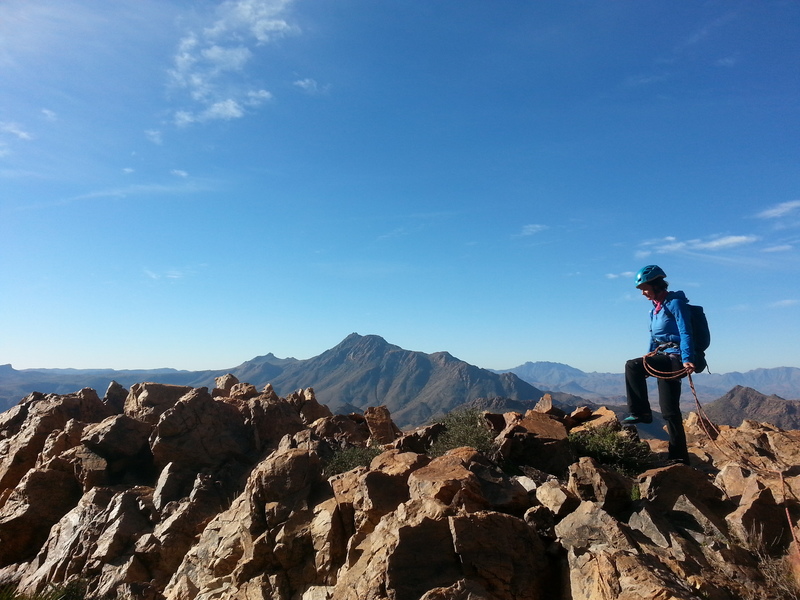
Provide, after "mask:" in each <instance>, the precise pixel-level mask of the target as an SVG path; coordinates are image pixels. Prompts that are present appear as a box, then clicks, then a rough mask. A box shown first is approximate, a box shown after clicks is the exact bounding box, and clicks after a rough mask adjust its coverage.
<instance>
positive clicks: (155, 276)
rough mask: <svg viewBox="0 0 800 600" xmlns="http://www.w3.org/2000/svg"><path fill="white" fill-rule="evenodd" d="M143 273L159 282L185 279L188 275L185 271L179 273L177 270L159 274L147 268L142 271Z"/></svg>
mask: <svg viewBox="0 0 800 600" xmlns="http://www.w3.org/2000/svg"><path fill="white" fill-rule="evenodd" d="M142 271H143V272H144V274H145V275H146V276H147V277H148V278H149V279H152V280H153V281H159V280H163V279H167V280H170V279H172V280H175V279H183V278H184V277H185V276H186V274H185V273H184V272H183V271H179V270H177V269H171V270H168V271H165V272H163V273H157V272H156V271H152V270H150V269H148V268H146V267H145V268H144V269H142Z"/></svg>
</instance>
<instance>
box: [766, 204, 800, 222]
mask: <svg viewBox="0 0 800 600" xmlns="http://www.w3.org/2000/svg"><path fill="white" fill-rule="evenodd" d="M795 214H800V200H790V201H789V202H781V203H780V204H776V205H775V206H773V207H771V208H768V209H766V210H763V211H761V212H760V213H758V214H757V215H756V216H757V217H759V218H760V219H780V218H782V217H788V216H789V215H795Z"/></svg>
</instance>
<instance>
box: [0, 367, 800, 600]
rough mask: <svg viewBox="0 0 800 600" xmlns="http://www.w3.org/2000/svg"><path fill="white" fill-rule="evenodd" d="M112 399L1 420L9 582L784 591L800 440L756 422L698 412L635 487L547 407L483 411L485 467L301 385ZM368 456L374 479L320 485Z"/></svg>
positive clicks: (395, 590) (459, 596)
mask: <svg viewBox="0 0 800 600" xmlns="http://www.w3.org/2000/svg"><path fill="white" fill-rule="evenodd" d="M109 390H110V391H109V392H107V393H106V398H104V399H103V400H101V399H100V398H98V397H97V394H96V393H94V392H93V391H92V390H87V389H84V390H81V391H80V392H78V393H76V394H70V395H66V396H55V395H48V396H44V395H41V394H32V395H31V396H29V397H26V398H25V399H23V401H22V402H21V403H20V404H19V405H18V406H16V407H14V408H13V409H11V410H9V411H7V412H6V413H3V414H1V415H0V484H2V485H0V585H13V586H15V587H16V588H17V590H18V591H20V592H24V593H35V592H40V591H43V590H44V589H46V588H47V586H48V585H50V584H58V583H63V582H66V581H70V580H73V579H82V580H84V581H85V582H86V584H87V585H88V591H89V597H94V598H99V597H101V596H102V597H103V598H106V599H117V600H122V599H123V598H136V599H141V600H212V599H214V600H251V599H258V600H265V599H270V600H364V599H367V600H540V599H544V600H551V599H552V600H561V599H563V598H573V599H578V600H582V599H586V600H590V599H591V600H594V599H597V598H624V599H633V598H635V599H636V600H647V599H659V600H661V599H666V598H675V599H683V598H686V599H689V598H698V597H703V598H710V599H713V600H725V599H731V600H732V599H734V598H744V597H747V598H754V599H755V598H775V597H778V596H777V595H776V594H777V592H776V591H775V589H773V588H771V587H770V586H774V581H771V580H770V579H768V578H766V577H765V574H764V572H762V570H760V567H761V563H760V562H759V559H758V556H757V555H756V554H754V553H753V550H758V551H759V555H760V556H761V557H762V560H763V557H766V556H768V555H770V554H771V555H772V556H775V557H778V556H781V555H782V554H785V553H786V552H787V551H788V549H789V548H790V544H791V542H792V540H793V531H792V528H793V526H794V524H795V522H796V520H797V517H798V510H800V507H799V506H798V501H797V498H798V494H800V472H798V469H797V467H796V465H797V464H800V432H798V431H782V430H780V429H778V428H777V427H774V426H769V425H764V424H759V423H755V422H745V423H744V424H743V425H742V426H741V427H739V428H732V427H725V426H723V427H719V428H715V429H714V431H713V433H712V435H710V436H709V435H708V434H707V433H706V431H707V430H708V427H707V426H708V425H709V424H708V423H705V422H704V421H702V420H701V419H699V418H698V417H697V415H690V417H689V418H688V419H687V422H686V427H687V432H688V434H689V438H690V439H691V440H692V446H691V452H692V462H693V465H694V467H693V468H692V467H688V466H685V465H672V466H658V465H653V468H651V469H650V470H647V471H645V472H643V473H641V474H639V475H638V477H636V478H631V477H628V476H625V475H622V474H620V473H618V472H616V471H613V470H610V469H609V468H608V467H606V466H604V465H603V464H601V463H599V462H598V461H597V460H595V459H593V458H589V457H577V456H575V455H574V454H573V450H572V447H571V445H570V442H569V439H568V434H569V432H570V431H581V430H585V429H586V428H592V427H598V426H602V425H604V426H606V427H609V428H610V430H611V431H612V432H613V431H614V430H619V429H621V428H620V426H619V423H618V422H617V421H616V417H614V416H613V412H612V411H608V410H606V409H603V408H599V409H595V410H590V409H588V408H583V409H579V410H576V411H573V413H572V414H570V415H567V414H564V412H563V411H560V410H559V409H557V408H556V407H554V406H553V404H552V401H551V399H549V398H544V399H543V400H542V401H541V402H540V403H539V404H537V405H536V408H535V409H534V410H530V411H527V412H525V413H519V412H507V413H503V414H491V413H486V414H484V415H483V416H484V419H483V422H484V423H485V426H486V427H487V429H488V431H489V432H491V437H493V438H494V446H493V450H492V452H490V453H488V454H484V453H481V452H478V451H477V450H475V449H473V448H469V447H461V448H453V449H451V450H449V451H448V452H447V453H445V454H444V455H441V456H436V457H432V456H429V455H428V454H427V453H426V451H427V450H428V448H430V447H431V444H432V443H433V442H434V441H435V440H436V439H437V437H438V436H439V435H440V434H441V432H442V430H443V427H444V426H443V425H441V424H438V425H429V426H426V427H423V428H419V429H417V430H415V431H412V432H405V433H404V432H401V431H400V430H399V429H398V428H397V427H396V426H395V425H394V423H393V422H392V419H391V415H390V414H389V411H388V409H387V408H386V407H383V406H379V407H373V408H369V409H368V410H367V411H366V412H365V414H364V415H363V416H362V415H357V414H351V415H333V414H331V412H330V411H329V410H328V409H327V407H325V406H324V405H321V404H319V403H318V402H317V400H316V397H315V394H314V391H313V390H312V389H310V388H307V389H304V390H298V391H296V392H294V393H292V394H289V395H288V396H287V397H286V398H281V397H279V396H278V395H277V394H276V393H275V391H274V390H273V389H272V387H271V386H269V385H267V386H266V387H265V388H264V389H263V390H262V391H261V392H258V391H257V390H256V389H255V388H254V387H253V386H251V385H249V384H247V383H243V382H239V381H238V380H237V379H236V378H235V377H221V378H218V379H217V381H216V387H215V388H214V389H213V391H212V392H211V393H209V392H208V389H206V388H190V387H181V386H167V385H160V384H149V383H145V384H136V385H133V386H132V387H131V390H130V392H129V393H128V395H127V397H126V398H125V400H124V402H122V401H121V398H120V393H121V392H120V390H119V388H118V387H116V386H113V390H112V387H109ZM110 400H113V401H110ZM619 435H629V434H628V433H625V432H622V431H621V432H620V434H619ZM653 444H654V447H656V448H657V445H658V444H659V442H657V441H654V442H653ZM368 446H371V447H372V448H376V447H378V448H379V451H378V453H377V455H375V456H374V458H372V460H371V462H370V463H369V464H368V465H367V464H363V465H361V466H358V467H356V468H353V469H351V470H349V471H345V472H343V473H338V474H334V475H331V476H326V475H325V474H324V473H325V467H326V464H328V461H329V459H330V458H331V457H332V456H334V454H335V453H336V452H347V451H348V449H358V448H364V449H365V448H367V447H368ZM787 510H788V512H787ZM787 514H788V515H789V518H787ZM792 556H794V555H792ZM785 572H786V573H791V572H792V566H791V565H788V566H787V567H786V568H785ZM747 594H749V595H747ZM759 594H761V595H760V596H759Z"/></svg>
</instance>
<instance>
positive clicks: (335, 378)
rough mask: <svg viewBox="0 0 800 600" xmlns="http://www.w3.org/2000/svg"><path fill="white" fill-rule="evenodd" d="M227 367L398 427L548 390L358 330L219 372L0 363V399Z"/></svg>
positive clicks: (195, 377)
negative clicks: (378, 412) (332, 342)
mask: <svg viewBox="0 0 800 600" xmlns="http://www.w3.org/2000/svg"><path fill="white" fill-rule="evenodd" d="M225 373H232V374H233V375H235V376H236V377H237V378H238V379H239V381H244V382H248V383H252V384H253V385H255V386H256V387H257V388H259V389H260V388H262V387H263V386H264V385H266V384H267V383H271V384H272V386H273V388H274V389H275V391H276V392H277V393H278V394H279V395H281V396H285V395H287V394H290V393H291V392H293V391H295V390H297V389H300V388H306V387H312V388H314V392H315V393H316V396H317V399H318V400H319V401H320V402H322V403H323V404H327V405H328V407H329V408H330V409H331V410H332V411H334V412H336V413H348V412H361V411H363V410H364V409H365V408H367V407H369V406H380V405H385V406H386V407H387V408H388V409H389V410H390V412H391V414H392V418H393V419H394V421H395V423H397V425H398V426H400V427H408V426H412V425H419V424H422V423H425V422H427V421H428V420H430V419H431V418H432V417H435V416H437V415H442V414H445V413H447V412H449V411H451V410H453V409H454V408H456V407H458V406H460V405H462V404H464V403H466V402H469V401H472V400H475V399H477V398H482V397H487V398H488V397H504V398H509V399H512V400H518V401H532V402H535V401H538V400H539V399H540V398H541V397H542V395H543V394H544V392H542V391H541V390H540V389H537V388H535V387H534V386H532V385H530V384H529V383H526V382H525V381H523V380H521V379H520V378H519V377H517V376H516V375H514V374H513V373H495V372H493V371H490V370H487V369H481V368H479V367H476V366H473V365H470V364H469V363H466V362H464V361H462V360H458V359H457V358H454V357H453V356H452V355H450V354H448V353H447V352H436V353H433V354H425V353H423V352H412V351H410V350H403V349H402V348H400V347H399V346H394V345H392V344H389V343H388V342H386V340H384V339H383V338H381V337H379V336H377V335H367V336H361V335H358V334H355V333H354V334H351V335H349V336H347V337H346V338H345V339H344V340H343V341H342V342H341V343H340V344H338V345H337V346H335V347H333V348H331V349H330V350H326V351H325V352H323V353H322V354H320V355H319V356H315V357H313V358H309V359H306V360H298V359H295V358H276V357H275V356H274V355H273V354H267V355H265V356H259V357H257V358H254V359H252V360H249V361H247V362H245V363H243V364H241V365H239V366H238V367H236V368H234V369H229V370H221V371H176V370H173V369H159V370H156V371H113V370H77V369H41V370H19V371H17V370H14V369H13V368H12V367H11V365H4V366H0V402H3V403H4V408H8V407H9V406H12V405H13V404H16V403H17V402H19V400H20V399H21V398H22V397H24V396H25V395H27V394H29V393H30V392H33V391H37V392H42V393H50V392H55V393H60V394H63V393H69V392H74V391H76V390H78V389H81V388H84V387H92V388H95V389H96V390H97V391H98V392H100V393H101V395H102V392H103V391H104V390H105V389H106V388H107V387H108V385H109V383H110V382H111V381H112V380H114V381H116V382H117V383H120V384H122V385H123V386H125V387H130V386H131V385H132V384H134V383H138V382H142V381H156V382H158V383H173V384H180V385H191V386H194V387H209V388H211V387H213V386H214V378H215V377H218V376H220V375H224V374H225Z"/></svg>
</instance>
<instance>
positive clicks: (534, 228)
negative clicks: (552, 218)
mask: <svg viewBox="0 0 800 600" xmlns="http://www.w3.org/2000/svg"><path fill="white" fill-rule="evenodd" d="M546 229H549V228H548V227H547V225H540V224H535V223H534V224H530V225H523V226H522V230H521V231H520V232H519V233H518V234H517V237H527V236H530V235H536V234H537V233H541V232H542V231H545V230H546Z"/></svg>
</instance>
